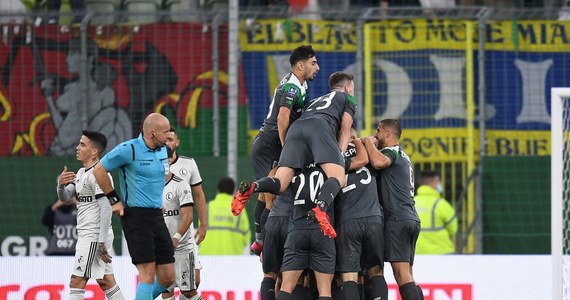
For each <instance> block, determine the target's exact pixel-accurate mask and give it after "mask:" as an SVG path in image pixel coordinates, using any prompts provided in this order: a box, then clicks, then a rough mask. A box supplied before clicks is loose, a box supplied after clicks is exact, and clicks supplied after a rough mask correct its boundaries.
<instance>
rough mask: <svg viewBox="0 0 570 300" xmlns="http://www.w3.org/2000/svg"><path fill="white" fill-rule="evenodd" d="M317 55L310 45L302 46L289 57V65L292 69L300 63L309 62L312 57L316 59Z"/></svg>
mask: <svg viewBox="0 0 570 300" xmlns="http://www.w3.org/2000/svg"><path fill="white" fill-rule="evenodd" d="M315 55H317V53H316V52H315V50H313V47H312V46H310V45H302V46H299V47H297V48H295V49H294V50H293V51H292V52H291V55H290V56H289V63H290V64H291V67H292V66H294V65H295V64H296V63H298V62H300V61H305V60H308V59H309V58H311V57H315Z"/></svg>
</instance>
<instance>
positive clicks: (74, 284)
mask: <svg viewBox="0 0 570 300" xmlns="http://www.w3.org/2000/svg"><path fill="white" fill-rule="evenodd" d="M86 284H87V279H86V278H83V277H79V276H75V275H71V278H70V279H69V287H70V288H74V289H84V288H85V285H86Z"/></svg>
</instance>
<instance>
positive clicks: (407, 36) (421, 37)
mask: <svg viewBox="0 0 570 300" xmlns="http://www.w3.org/2000/svg"><path fill="white" fill-rule="evenodd" d="M467 22H473V26H472V28H474V31H475V32H473V39H474V40H473V42H474V43H475V45H477V44H476V43H477V41H478V32H477V22H475V21H461V20H438V19H435V20H434V19H430V20H426V19H419V20H391V21H378V22H374V23H368V24H366V25H365V29H364V32H365V35H364V36H365V39H366V41H367V42H371V43H372V45H371V49H372V50H373V51H378V52H383V51H402V50H422V49H446V50H465V48H466V44H467V43H466V36H467V34H466V23H467ZM569 35H570V21H546V20H541V21H511V20H509V21H503V22H499V21H497V22H490V23H487V27H486V29H485V49H487V50H505V51H527V52H569V51H570V49H569V48H570V47H569V46H570V42H569V38H570V37H569ZM476 47H477V46H476Z"/></svg>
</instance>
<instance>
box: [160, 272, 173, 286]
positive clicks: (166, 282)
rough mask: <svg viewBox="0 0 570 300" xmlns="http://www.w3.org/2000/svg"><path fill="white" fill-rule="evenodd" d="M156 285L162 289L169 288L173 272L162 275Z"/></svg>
mask: <svg viewBox="0 0 570 300" xmlns="http://www.w3.org/2000/svg"><path fill="white" fill-rule="evenodd" d="M158 283H160V285H162V286H164V287H169V286H171V285H172V284H173V283H174V272H172V273H171V272H168V273H166V274H162V276H160V278H158Z"/></svg>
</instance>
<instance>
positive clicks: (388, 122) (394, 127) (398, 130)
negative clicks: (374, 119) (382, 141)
mask: <svg viewBox="0 0 570 300" xmlns="http://www.w3.org/2000/svg"><path fill="white" fill-rule="evenodd" d="M380 124H382V125H384V127H386V128H388V129H390V130H391V131H392V132H393V133H394V134H395V135H396V136H397V137H398V138H400V137H401V136H402V126H401V125H400V121H398V120H397V119H384V120H382V121H380Z"/></svg>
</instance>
